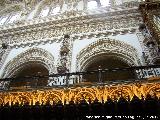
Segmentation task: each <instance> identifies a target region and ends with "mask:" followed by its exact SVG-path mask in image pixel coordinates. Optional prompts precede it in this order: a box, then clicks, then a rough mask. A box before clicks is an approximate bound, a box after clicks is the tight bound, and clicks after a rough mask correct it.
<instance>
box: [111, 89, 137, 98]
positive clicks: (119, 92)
mask: <svg viewBox="0 0 160 120" xmlns="http://www.w3.org/2000/svg"><path fill="white" fill-rule="evenodd" d="M133 95H134V93H133V91H132V90H131V89H130V88H129V87H120V88H117V89H114V90H113V91H110V94H109V96H110V97H111V98H112V99H114V98H120V97H121V96H123V97H124V98H126V99H127V98H128V96H129V97H130V98H132V97H133Z"/></svg>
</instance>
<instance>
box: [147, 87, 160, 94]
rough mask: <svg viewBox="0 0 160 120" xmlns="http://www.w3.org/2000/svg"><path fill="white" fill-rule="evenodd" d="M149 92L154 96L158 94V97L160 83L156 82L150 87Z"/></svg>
mask: <svg viewBox="0 0 160 120" xmlns="http://www.w3.org/2000/svg"><path fill="white" fill-rule="evenodd" d="M147 94H150V95H152V96H153V95H154V94H156V95H157V96H158V97H160V84H155V85H152V86H151V87H149V89H148V90H147V91H146V95H147Z"/></svg>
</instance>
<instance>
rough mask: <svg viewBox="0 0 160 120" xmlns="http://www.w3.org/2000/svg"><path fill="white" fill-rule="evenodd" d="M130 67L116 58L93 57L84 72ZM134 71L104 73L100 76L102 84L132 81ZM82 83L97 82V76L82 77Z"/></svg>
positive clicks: (105, 56)
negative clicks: (112, 81)
mask: <svg viewBox="0 0 160 120" xmlns="http://www.w3.org/2000/svg"><path fill="white" fill-rule="evenodd" d="M126 67H131V66H130V65H128V64H127V63H126V62H125V61H123V60H121V59H120V58H118V57H116V56H107V55H99V56H96V57H93V58H92V60H91V61H90V63H89V64H88V65H87V66H86V68H85V71H92V70H98V69H99V68H101V69H115V68H126ZM134 78H135V75H134V70H125V71H124V70H117V71H108V72H104V73H102V75H101V79H102V81H103V82H106V81H111V80H129V79H134ZM84 81H87V82H98V81H99V78H98V74H89V75H85V76H84Z"/></svg>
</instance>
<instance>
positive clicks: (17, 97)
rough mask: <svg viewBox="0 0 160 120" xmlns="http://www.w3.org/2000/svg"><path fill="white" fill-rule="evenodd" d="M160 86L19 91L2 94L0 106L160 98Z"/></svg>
mask: <svg viewBox="0 0 160 120" xmlns="http://www.w3.org/2000/svg"><path fill="white" fill-rule="evenodd" d="M159 91H160V84H159V83H133V84H127V85H124V84H121V85H112V86H109V85H105V86H98V87H97V86H92V87H90V88H89V87H77V88H64V89H63V88H59V89H55V88H53V89H49V90H32V91H17V92H8V91H7V92H1V93H0V104H6V103H7V102H9V104H11V102H13V103H16V102H19V103H22V104H24V103H25V102H29V103H30V104H32V103H33V104H35V103H36V102H37V101H38V102H40V103H42V102H43V104H44V103H46V102H47V101H50V102H53V101H54V102H56V103H57V102H58V101H59V100H61V101H62V102H63V103H64V101H66V102H67V103H68V102H69V101H71V100H73V101H75V102H80V101H81V100H82V99H85V100H87V101H88V100H89V99H91V101H93V100H94V99H95V98H97V99H98V100H99V101H102V100H105V101H106V100H107V98H108V97H110V98H111V99H113V100H115V98H116V100H118V99H119V98H120V97H121V96H123V97H124V98H126V99H127V100H128V98H130V99H132V98H133V96H134V95H136V96H137V97H139V98H141V97H142V96H143V97H146V95H147V94H150V95H151V96H154V95H155V94H156V95H157V97H158V98H159V97H160V92H159Z"/></svg>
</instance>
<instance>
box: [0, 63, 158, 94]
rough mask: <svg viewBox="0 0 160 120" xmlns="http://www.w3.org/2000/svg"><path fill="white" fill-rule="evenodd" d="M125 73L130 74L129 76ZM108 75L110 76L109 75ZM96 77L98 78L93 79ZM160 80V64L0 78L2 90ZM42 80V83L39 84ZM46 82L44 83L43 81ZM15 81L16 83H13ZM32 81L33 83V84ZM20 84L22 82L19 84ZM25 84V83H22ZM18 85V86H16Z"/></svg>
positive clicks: (0, 88)
mask: <svg viewBox="0 0 160 120" xmlns="http://www.w3.org/2000/svg"><path fill="white" fill-rule="evenodd" d="M123 75H129V76H127V77H125V76H123ZM107 76H108V77H107ZM93 79H96V80H93ZM155 80H156V81H157V82H160V65H150V66H136V67H125V68H114V69H101V68H99V69H98V70H92V71H84V72H72V73H64V74H52V75H39V76H24V77H17V78H4V79H0V90H3V91H4V90H15V89H16V90H17V89H18V90H19V89H47V88H55V87H56V88H58V87H62V88H64V87H76V86H89V85H90V86H94V85H107V84H124V83H135V82H140V81H141V82H153V81H154V82H155ZM39 82H41V84H39ZM43 82H44V83H45V84H44V85H43V84H42V83H43ZM12 83H14V85H12ZM31 83H32V84H31ZM18 84H20V85H19V86H18ZM22 84H23V85H22ZM16 85H17V86H16Z"/></svg>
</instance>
